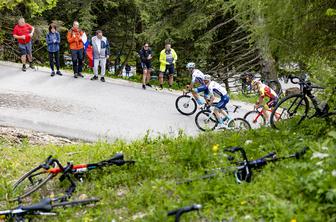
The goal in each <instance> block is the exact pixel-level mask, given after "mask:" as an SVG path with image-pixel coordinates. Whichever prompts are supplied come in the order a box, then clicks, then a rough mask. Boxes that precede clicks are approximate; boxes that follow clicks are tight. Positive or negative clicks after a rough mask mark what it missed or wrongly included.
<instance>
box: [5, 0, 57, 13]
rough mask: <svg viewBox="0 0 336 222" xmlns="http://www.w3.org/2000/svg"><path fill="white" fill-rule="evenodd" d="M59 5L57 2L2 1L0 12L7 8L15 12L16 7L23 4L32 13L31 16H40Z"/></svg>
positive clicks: (51, 0)
mask: <svg viewBox="0 0 336 222" xmlns="http://www.w3.org/2000/svg"><path fill="white" fill-rule="evenodd" d="M56 3H57V0H29V1H25V0H9V1H8V0H0V10H1V9H2V8H7V9H10V10H14V9H15V7H17V6H19V5H21V4H23V5H25V6H26V7H27V8H28V9H29V10H30V12H31V15H32V16H34V15H40V14H41V13H42V12H43V11H45V10H48V9H51V8H53V7H54V6H55V5H56Z"/></svg>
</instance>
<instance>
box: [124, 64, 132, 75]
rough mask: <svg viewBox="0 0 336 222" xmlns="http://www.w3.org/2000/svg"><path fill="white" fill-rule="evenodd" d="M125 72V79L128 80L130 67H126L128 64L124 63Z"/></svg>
mask: <svg viewBox="0 0 336 222" xmlns="http://www.w3.org/2000/svg"><path fill="white" fill-rule="evenodd" d="M125 71H126V77H127V78H129V74H130V71H131V66H130V65H128V63H126V65H125Z"/></svg>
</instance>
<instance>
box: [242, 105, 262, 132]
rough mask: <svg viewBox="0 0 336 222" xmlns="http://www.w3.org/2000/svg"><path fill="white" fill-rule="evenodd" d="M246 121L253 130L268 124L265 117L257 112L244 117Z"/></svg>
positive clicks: (254, 111) (251, 112)
mask: <svg viewBox="0 0 336 222" xmlns="http://www.w3.org/2000/svg"><path fill="white" fill-rule="evenodd" d="M258 115H259V116H258ZM244 119H245V120H246V121H247V122H249V124H250V126H251V127H252V128H253V129H254V128H259V127H260V126H264V125H265V124H266V119H265V116H264V115H263V114H260V112H259V111H256V110H253V111H250V112H247V113H246V114H245V116H244Z"/></svg>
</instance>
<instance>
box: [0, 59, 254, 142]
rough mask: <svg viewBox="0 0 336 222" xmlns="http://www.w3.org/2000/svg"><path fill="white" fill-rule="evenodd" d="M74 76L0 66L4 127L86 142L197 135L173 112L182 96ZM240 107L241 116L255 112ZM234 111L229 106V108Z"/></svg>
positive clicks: (191, 120) (188, 122)
mask: <svg viewBox="0 0 336 222" xmlns="http://www.w3.org/2000/svg"><path fill="white" fill-rule="evenodd" d="M90 77H91V76H88V75H87V76H85V78H84V79H74V78H73V77H72V75H71V74H70V73H65V75H64V76H57V75H56V76H55V77H50V73H49V71H48V69H46V68H40V69H39V70H38V71H36V70H31V69H28V70H27V72H22V71H21V65H19V64H14V63H7V62H0V125H4V126H13V127H19V128H25V129H32V130H36V131H40V132H45V133H48V134H51V135H57V136H63V137H67V138H72V139H81V140H85V141H97V140H107V141H113V140H115V139H125V140H127V141H130V140H134V139H138V138H141V137H143V136H144V135H146V133H149V135H150V136H158V135H163V134H165V135H168V136H175V135H177V134H178V132H179V130H183V131H184V132H185V133H186V134H187V135H196V134H197V133H199V130H198V129H197V127H196V125H195V123H194V115H193V116H183V115H181V114H179V113H178V112H177V110H176V109H175V99H176V97H177V96H178V95H180V94H181V92H169V91H163V92H158V91H155V90H153V89H148V90H143V89H142V88H141V85H140V84H137V83H132V82H128V81H124V80H120V79H107V82H105V83H102V82H100V81H90V79H89V78H90ZM231 104H237V105H242V106H243V108H242V109H241V110H240V113H238V114H237V115H238V116H243V115H244V114H245V113H246V112H247V111H248V110H251V106H250V105H248V104H246V103H240V102H236V101H233V102H231ZM229 108H230V106H229Z"/></svg>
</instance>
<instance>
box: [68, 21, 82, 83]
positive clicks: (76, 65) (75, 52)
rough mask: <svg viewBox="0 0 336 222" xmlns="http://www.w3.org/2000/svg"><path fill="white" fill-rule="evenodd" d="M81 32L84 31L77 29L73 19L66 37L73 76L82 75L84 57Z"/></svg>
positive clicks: (77, 24) (77, 26) (76, 23)
mask: <svg viewBox="0 0 336 222" xmlns="http://www.w3.org/2000/svg"><path fill="white" fill-rule="evenodd" d="M83 34H84V32H83V31H82V30H80V29H79V23H78V22H77V21H74V23H73V26H72V28H71V29H70V30H69V31H68V34H67V39H68V43H69V47H70V50H71V58H72V67H73V71H74V77H75V78H78V77H82V78H83V77H84V76H83V75H82V70H83V59H84V44H83V40H82V37H83Z"/></svg>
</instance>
